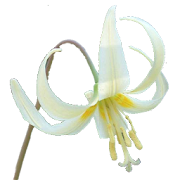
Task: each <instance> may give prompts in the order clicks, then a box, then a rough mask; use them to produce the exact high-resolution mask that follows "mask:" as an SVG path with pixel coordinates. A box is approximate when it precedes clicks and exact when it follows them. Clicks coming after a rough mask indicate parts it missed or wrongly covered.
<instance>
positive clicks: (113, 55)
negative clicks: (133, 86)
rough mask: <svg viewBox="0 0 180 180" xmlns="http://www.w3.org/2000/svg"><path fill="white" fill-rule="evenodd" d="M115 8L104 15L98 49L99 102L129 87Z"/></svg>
mask: <svg viewBox="0 0 180 180" xmlns="http://www.w3.org/2000/svg"><path fill="white" fill-rule="evenodd" d="M115 9H116V7H115V6H112V7H111V8H110V9H109V10H108V12H107V15H106V18H105V22H104V25H103V32H102V35H101V42H100V48H99V100H102V99H105V98H108V97H111V96H113V95H115V94H117V93H118V92H123V91H124V90H125V89H126V88H127V87H128V85H129V73H128V70H127V65H126V62H125V58H124V53H123V49H122V44H121V40H120V37H119V35H118V32H117V29H116V18H115Z"/></svg>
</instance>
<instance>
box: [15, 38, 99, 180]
mask: <svg viewBox="0 0 180 180" xmlns="http://www.w3.org/2000/svg"><path fill="white" fill-rule="evenodd" d="M66 43H70V44H73V45H75V46H76V47H77V48H78V49H79V50H80V51H81V52H82V54H83V55H84V56H85V58H86V60H87V63H88V65H89V67H90V69H91V72H92V74H93V76H94V81H95V83H97V82H98V73H97V71H96V69H95V67H94V65H93V63H92V61H91V59H90V57H89V55H88V54H87V52H86V50H85V49H84V48H83V47H82V46H81V45H80V44H79V43H78V42H76V41H74V40H70V39H68V40H64V41H61V42H60V43H58V44H57V45H56V46H55V47H54V48H58V47H60V46H61V45H63V44H66ZM53 59H54V55H52V56H50V57H49V59H48V61H47V64H46V76H47V79H48V76H49V71H50V69H51V65H52V61H53ZM35 107H36V109H37V110H39V109H40V107H41V105H40V104H39V101H38V100H37V102H36V105H35ZM33 128H34V126H32V125H30V124H29V126H28V130H27V133H26V136H25V139H24V142H23V145H22V147H21V151H20V154H19V157H18V161H17V164H16V170H15V174H14V178H13V180H18V179H19V174H20V171H21V167H22V163H23V160H24V157H25V154H26V151H27V147H28V145H29V141H30V138H31V134H32V130H33Z"/></svg>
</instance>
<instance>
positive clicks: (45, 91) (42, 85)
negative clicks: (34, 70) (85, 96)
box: [37, 48, 98, 120]
mask: <svg viewBox="0 0 180 180" xmlns="http://www.w3.org/2000/svg"><path fill="white" fill-rule="evenodd" d="M59 51H61V50H60V49H59V48H57V49H52V50H51V51H50V52H49V53H48V54H47V56H46V57H45V58H44V60H43V61H42V63H41V65H40V68H39V72H38V77H37V97H38V100H39V102H40V104H41V106H42V108H43V109H44V111H46V112H47V114H48V115H49V116H51V117H52V118H54V119H56V120H66V119H71V118H74V117H76V116H79V115H80V114H82V113H83V112H84V111H85V110H86V109H87V108H88V107H90V106H93V105H95V104H96V103H97V101H98V87H97V84H95V86H94V92H95V93H94V96H93V98H92V100H91V102H90V103H89V104H88V105H85V106H78V105H71V104H68V103H65V102H63V101H62V100H61V99H60V98H58V97H57V96H56V95H55V94H54V92H53V91H52V90H51V88H50V87H49V84H48V81H47V78H46V63H47V60H48V58H49V57H50V56H51V55H52V54H53V53H55V52H59ZM62 88H63V87H62Z"/></svg>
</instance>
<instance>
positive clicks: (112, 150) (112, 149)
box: [109, 141, 117, 161]
mask: <svg viewBox="0 0 180 180" xmlns="http://www.w3.org/2000/svg"><path fill="white" fill-rule="evenodd" d="M109 151H110V155H111V159H112V160H113V161H115V160H117V153H116V149H115V143H112V142H111V141H109Z"/></svg>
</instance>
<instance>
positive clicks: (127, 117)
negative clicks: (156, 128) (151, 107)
mask: <svg viewBox="0 0 180 180" xmlns="http://www.w3.org/2000/svg"><path fill="white" fill-rule="evenodd" d="M125 118H126V119H127V120H128V121H129V124H130V125H131V128H132V130H133V131H134V133H135V134H136V131H135V129H134V126H133V124H132V121H131V119H130V118H129V116H127V115H126V116H125Z"/></svg>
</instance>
